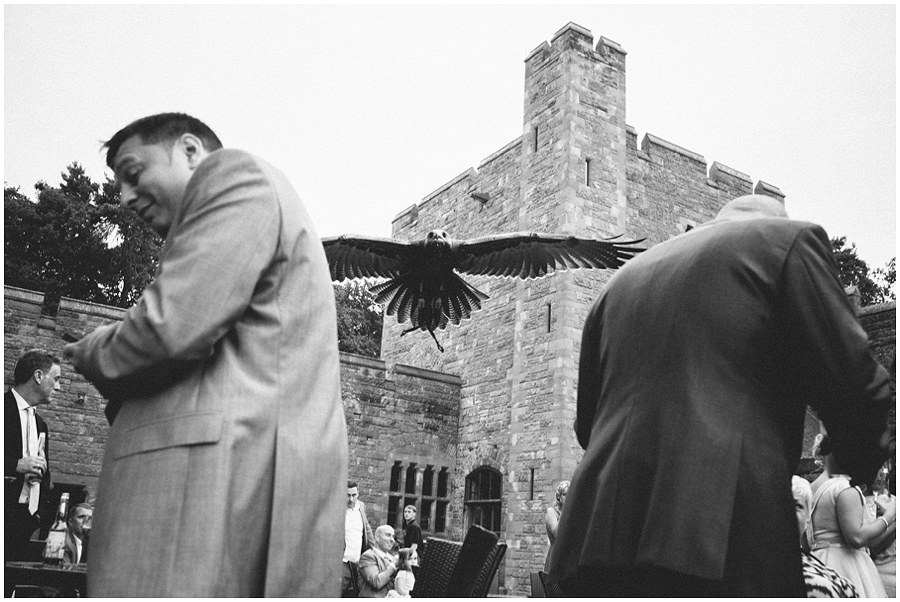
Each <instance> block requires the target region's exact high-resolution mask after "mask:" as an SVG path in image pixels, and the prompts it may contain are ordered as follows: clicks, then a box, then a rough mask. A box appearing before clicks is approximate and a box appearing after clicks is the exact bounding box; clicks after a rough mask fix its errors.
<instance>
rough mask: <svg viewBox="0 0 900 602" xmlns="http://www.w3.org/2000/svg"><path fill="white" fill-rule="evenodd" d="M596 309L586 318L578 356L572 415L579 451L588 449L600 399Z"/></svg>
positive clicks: (598, 329) (598, 340) (598, 339)
mask: <svg viewBox="0 0 900 602" xmlns="http://www.w3.org/2000/svg"><path fill="white" fill-rule="evenodd" d="M597 312H598V306H597V305H594V307H593V308H592V309H591V311H590V313H589V314H588V317H587V320H586V321H585V324H584V331H583V332H582V335H581V356H580V358H579V361H578V395H577V402H576V403H577V405H576V413H575V435H576V437H577V438H578V443H579V445H581V447H582V449H587V446H588V443H589V442H590V439H591V430H592V429H593V426H594V415H595V414H596V412H597V399H598V398H599V395H600V383H601V374H600V359H599V357H598V356H599V352H600V327H599V324H598V322H599V320H597V318H596V313H597Z"/></svg>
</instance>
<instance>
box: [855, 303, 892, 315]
mask: <svg viewBox="0 0 900 602" xmlns="http://www.w3.org/2000/svg"><path fill="white" fill-rule="evenodd" d="M888 311H897V302H896V301H885V302H884V303H875V304H873V305H866V306H865V307H860V308H859V310H858V311H857V312H856V314H857V315H858V316H864V315H865V316H867V315H869V314H877V313H882V312H888Z"/></svg>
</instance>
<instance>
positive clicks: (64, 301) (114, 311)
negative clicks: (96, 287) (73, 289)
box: [56, 297, 128, 320]
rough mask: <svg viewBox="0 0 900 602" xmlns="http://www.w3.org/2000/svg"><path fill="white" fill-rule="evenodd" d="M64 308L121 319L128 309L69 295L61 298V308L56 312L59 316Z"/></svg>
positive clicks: (90, 314)
mask: <svg viewBox="0 0 900 602" xmlns="http://www.w3.org/2000/svg"><path fill="white" fill-rule="evenodd" d="M62 310H66V311H74V312H77V313H80V314H86V315H89V316H98V317H100V318H111V319H114V320H121V319H122V318H123V317H124V316H125V313H126V312H127V311H128V310H127V309H123V308H121V307H112V306H110V305H101V304H100V303H92V302H91V301H79V300H78V299H71V298H69V297H62V298H60V300H59V310H58V311H57V314H56V315H57V317H59V312H60V311H62Z"/></svg>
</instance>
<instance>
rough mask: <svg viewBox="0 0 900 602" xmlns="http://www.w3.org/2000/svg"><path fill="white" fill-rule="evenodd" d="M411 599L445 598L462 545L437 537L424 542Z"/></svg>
mask: <svg viewBox="0 0 900 602" xmlns="http://www.w3.org/2000/svg"><path fill="white" fill-rule="evenodd" d="M424 548H425V549H424V551H423V552H422V554H421V562H420V564H419V574H418V575H417V576H416V585H415V587H414V588H413V590H412V597H413V598H445V597H447V587H448V586H449V584H450V576H451V575H452V574H453V569H454V568H455V567H456V561H457V559H458V558H459V553H460V550H461V549H462V544H461V543H459V542H458V541H450V540H448V539H441V538H439V537H429V538H428V539H427V540H425V546H424Z"/></svg>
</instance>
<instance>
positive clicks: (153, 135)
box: [103, 113, 222, 169]
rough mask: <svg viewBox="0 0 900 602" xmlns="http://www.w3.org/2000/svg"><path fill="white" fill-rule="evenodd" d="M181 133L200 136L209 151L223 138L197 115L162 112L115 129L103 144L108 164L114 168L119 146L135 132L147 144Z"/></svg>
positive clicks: (166, 139)
mask: <svg viewBox="0 0 900 602" xmlns="http://www.w3.org/2000/svg"><path fill="white" fill-rule="evenodd" d="M182 134H193V135H194V136H197V137H198V138H200V140H201V141H202V142H203V148H205V149H206V150H207V151H209V152H212V151H214V150H219V149H220V148H222V142H221V141H220V140H219V137H218V136H216V134H215V132H213V131H212V130H211V129H210V128H209V126H207V125H206V124H205V123H203V122H202V121H200V120H199V119H197V118H196V117H191V116H190V115H185V114H184V113H160V114H158V115H150V116H149V117H142V118H141V119H138V120H137V121H132V122H131V123H129V124H128V125H126V126H125V127H124V128H122V129H121V130H119V131H118V132H116V133H115V135H114V136H113V137H112V138H110V139H109V141H108V142H107V143H106V144H104V145H103V148H106V149H108V150H107V151H106V164H107V165H108V166H109V167H110V169H112V167H113V162H115V160H116V153H118V152H119V147H120V146H122V143H124V142H125V141H126V140H128V139H129V138H131V137H132V136H135V135H137V136H138V137H139V138H140V139H141V142H143V143H144V144H158V143H160V142H170V141H171V142H174V141H175V140H176V139H177V138H178V137H179V136H181V135H182Z"/></svg>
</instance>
